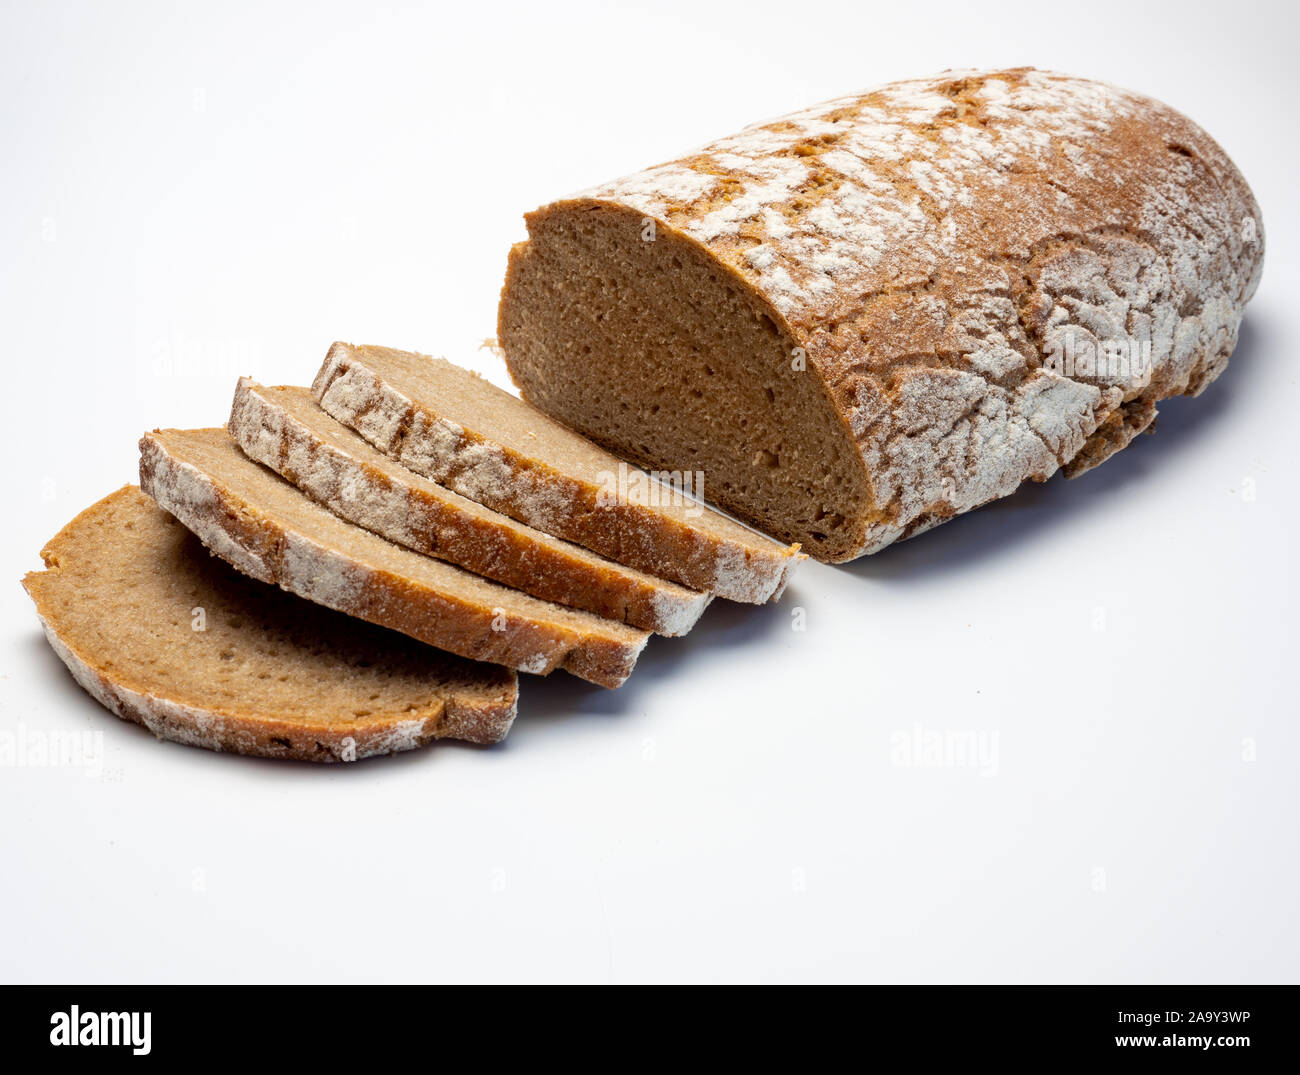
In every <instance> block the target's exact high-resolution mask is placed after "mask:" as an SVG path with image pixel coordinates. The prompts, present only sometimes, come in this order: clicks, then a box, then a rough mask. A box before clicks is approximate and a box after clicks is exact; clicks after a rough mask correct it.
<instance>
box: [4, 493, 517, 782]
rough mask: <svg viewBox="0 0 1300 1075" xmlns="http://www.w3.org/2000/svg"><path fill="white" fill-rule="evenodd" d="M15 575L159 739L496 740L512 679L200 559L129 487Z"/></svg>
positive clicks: (93, 682)
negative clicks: (41, 565) (38, 564)
mask: <svg viewBox="0 0 1300 1075" xmlns="http://www.w3.org/2000/svg"><path fill="white" fill-rule="evenodd" d="M41 557H42V559H43V560H44V561H45V570H44V571H33V572H31V573H30V574H28V575H27V577H26V578H25V579H23V585H24V586H25V587H26V589H27V592H28V593H29V594H30V595H31V598H32V600H33V601H34V602H35V603H36V611H37V614H38V615H39V617H40V620H41V626H42V627H43V628H44V629H45V634H46V637H47V638H48V639H49V641H50V645H51V646H53V647H54V651H55V652H56V653H57V654H58V655H59V657H60V659H62V661H63V663H64V664H66V665H67V666H68V668H69V670H70V671H71V672H72V675H73V676H74V678H75V679H76V680H77V682H78V683H79V684H81V686H82V687H84V688H85V689H86V691H88V692H89V693H90V694H91V695H92V696H93V697H94V698H95V699H96V700H97V701H99V702H100V703H101V704H103V705H104V706H106V707H107V708H108V709H110V710H112V711H113V712H114V713H116V714H117V715H118V716H119V717H122V718H123V719H124V720H129V721H133V722H135V723H137V724H142V725H144V726H145V727H146V728H148V729H149V730H150V731H151V732H153V733H154V734H155V735H157V736H158V737H159V738H161V739H171V740H175V741H176V742H178V743H186V744H189V745H191V746H198V747H206V748H208V749H209V750H219V751H231V752H234V753H239V754H256V755H262V756H265V757H269V758H294V759H299V760H303V761H325V762H330V761H355V760H358V759H360V758H366V757H370V756H372V755H376V754H391V753H395V752H397V751H401V750H410V749H412V748H414V747H418V746H420V745H422V744H424V743H427V742H429V741H430V740H432V739H438V738H443V737H450V738H455V739H467V740H470V741H471V742H475V743H495V742H497V741H498V740H500V739H502V738H503V737H504V736H505V734H506V732H507V731H508V730H509V728H510V724H511V721H513V720H514V716H515V704H516V699H517V696H518V687H517V681H516V678H515V674H514V673H513V672H510V671H508V670H507V669H505V668H501V667H499V666H497V665H490V664H478V663H476V662H474V661H466V660H463V659H461V658H459V657H453V656H451V655H450V654H447V653H441V652H439V651H438V650H435V649H433V648H432V647H429V646H426V645H423V644H422V643H419V642H416V641H414V640H413V639H409V638H405V637H403V636H402V635H399V634H396V633H394V632H391V631H385V630H383V629H382V628H380V627H372V626H371V625H370V624H367V623H359V622H357V621H356V620H353V619H349V618H348V617H346V616H343V615H340V614H339V613H337V612H329V611H327V610H325V609H320V608H313V607H312V606H311V605H310V604H308V603H307V602H305V601H302V600H300V599H299V598H297V597H293V596H292V595H290V594H287V593H284V592H283V591H281V590H278V589H276V588H275V587H274V586H267V585H265V584H264V583H261V582H256V581H254V580H253V579H250V578H247V577H245V576H244V575H241V574H240V573H239V572H237V571H235V570H234V569H233V568H231V567H229V566H228V565H227V564H225V563H223V562H222V561H221V560H219V559H217V558H215V557H213V556H210V555H209V554H208V551H207V550H206V549H205V548H204V547H203V546H202V545H201V544H200V543H199V541H198V539H197V538H196V537H194V535H193V534H191V533H190V532H189V531H188V530H186V529H185V528H184V527H183V526H181V524H180V523H179V522H177V521H176V520H175V519H174V518H173V517H172V516H171V515H169V514H167V513H166V512H164V511H162V510H161V509H160V508H159V507H158V506H157V505H156V504H155V503H154V502H153V501H152V500H150V499H149V498H148V497H147V496H145V495H144V494H143V493H142V492H141V491H140V490H139V489H137V488H136V487H135V486H126V487H124V488H122V489H119V490H118V491H117V492H116V493H113V494H112V495H110V496H107V497H105V498H104V499H103V500H101V501H99V502H98V503H96V504H93V505H91V506H90V507H89V508H87V509H86V510H85V511H83V512H82V513H81V514H80V515H78V516H77V517H76V518H75V519H73V520H72V521H71V522H70V523H68V525H67V526H65V527H64V528H63V529H62V530H61V531H60V532H59V533H58V535H57V536H55V537H54V538H53V539H52V540H51V541H50V542H49V544H47V545H46V546H45V548H44V549H43V550H41Z"/></svg>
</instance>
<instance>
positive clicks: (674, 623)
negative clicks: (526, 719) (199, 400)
mask: <svg viewBox="0 0 1300 1075" xmlns="http://www.w3.org/2000/svg"><path fill="white" fill-rule="evenodd" d="M230 433H231V436H233V437H234V438H235V441H236V443H238V444H239V446H240V447H241V448H242V449H243V450H244V454H246V455H247V456H249V458H251V459H255V460H257V462H259V463H264V464H266V465H267V466H268V467H270V468H271V469H272V470H274V471H275V472H276V473H278V474H279V475H281V476H282V477H284V478H286V479H288V480H289V481H291V482H293V484H294V485H296V486H297V487H298V488H299V489H301V490H302V491H303V492H304V493H306V494H307V495H308V496H309V497H311V498H312V499H313V500H315V501H316V502H317V503H319V504H323V505H324V506H325V507H327V508H329V509H330V511H332V512H334V514H335V515H338V516H339V517H340V518H343V519H346V520H347V521H348V522H351V523H356V524H357V525H358V526H364V527H365V528H366V529H368V530H373V531H374V532H375V533H376V534H379V535H380V536H381V537H386V538H388V539H389V540H390V541H395V542H397V543H398V544H400V545H405V546H407V547H408V548H411V549H414V550H415V551H416V552H422V553H426V554H428V555H430V556H436V557H438V558H439V559H442V560H447V561H450V562H451V563H454V564H459V565H460V566H461V567H463V568H466V569H467V570H469V571H473V572H475V573H476V574H479V575H483V576H484V577H486V578H490V579H495V580H496V581H497V582H500V583H504V584H505V585H507V586H513V587H515V588H516V589H519V590H523V591H524V592H525V593H530V594H532V595H533V596H534V597H540V598H543V599H545V600H547V601H555V602H557V603H558V604H561V605H568V606H570V607H573V608H581V609H586V610H587V611H588V612H594V613H596V614H597V615H599V616H606V617H608V618H610V619H615V620H622V621H623V622H625V623H630V624H632V625H633V626H634V627H641V628H644V629H646V630H648V631H656V632H658V633H659V634H663V635H682V634H685V633H686V632H687V631H689V630H690V629H691V627H693V626H694V625H695V622H696V620H698V619H699V618H700V613H702V612H703V611H704V608H705V606H706V605H707V604H708V603H709V596H708V595H707V594H703V593H700V592H698V591H696V590H688V589H686V588H685V587H684V586H679V585H677V584H676V583H674V582H668V581H666V580H664V579H658V578H655V577H654V576H653V575H648V574H646V573H645V572H643V571H638V570H637V569H636V568H634V567H627V566H626V565H624V564H620V563H616V562H615V561H613V560H607V559H605V558H604V557H603V556H598V555H597V554H596V553H594V552H591V551H590V550H588V549H584V548H582V547H581V546H579V545H574V544H572V543H570V542H567V541H561V540H560V539H559V538H555V537H552V536H551V535H550V534H544V533H542V532H541V531H540V530H534V529H533V528H532V527H530V526H527V525H525V524H524V523H521V522H517V521H516V520H514V519H511V518H510V517H509V516H508V515H502V514H500V513H499V512H495V511H493V510H492V509H491V508H485V507H484V506H483V505H481V504H478V503H475V502H474V501H472V500H469V499H467V498H466V497H463V496H461V495H460V494H458V493H453V492H452V491H451V490H450V489H446V488H444V487H443V486H441V485H438V484H437V483H436V482H432V481H430V480H429V479H428V478H424V477H421V476H420V475H418V474H416V473H415V472H414V471H411V470H407V469H406V468H405V467H404V466H402V465H401V464H400V463H398V462H396V461H395V460H393V459H390V458H389V457H388V456H386V455H384V454H383V453H382V452H380V451H379V450H378V449H377V448H374V447H372V446H371V445H370V444H369V443H368V442H367V441H365V440H363V439H362V438H361V437H360V436H359V435H358V434H356V433H354V432H353V431H352V430H351V429H349V428H348V427H347V426H345V425H343V424H342V423H341V422H338V421H337V420H335V419H334V418H332V417H330V415H328V414H326V413H325V412H324V411H323V410H322V409H321V408H320V407H319V406H317V404H316V401H315V399H313V398H312V394H311V392H310V391H309V390H308V389H306V388H290V387H278V388H267V387H264V386H262V385H259V384H257V383H256V382H254V381H251V380H249V379H248V378H247V377H244V378H241V379H240V381H239V385H238V387H237V388H236V389H235V400H234V405H233V406H232V408H231V411H230Z"/></svg>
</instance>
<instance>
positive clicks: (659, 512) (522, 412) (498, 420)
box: [312, 343, 802, 603]
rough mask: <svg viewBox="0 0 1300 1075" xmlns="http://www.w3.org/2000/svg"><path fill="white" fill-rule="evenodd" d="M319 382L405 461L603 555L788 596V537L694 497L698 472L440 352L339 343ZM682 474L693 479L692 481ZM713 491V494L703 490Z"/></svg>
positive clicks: (694, 583)
mask: <svg viewBox="0 0 1300 1075" xmlns="http://www.w3.org/2000/svg"><path fill="white" fill-rule="evenodd" d="M312 391H313V392H314V393H315V395H316V398H317V399H318V400H319V401H320V404H321V406H322V407H323V408H324V409H325V410H326V411H328V412H329V413H330V414H331V415H333V416H334V417H335V418H337V419H338V420H339V421H340V422H342V423H344V424H345V425H347V426H350V427H351V428H353V429H355V430H356V431H357V432H358V433H360V434H361V435H362V436H363V437H365V438H366V440H368V441H370V443H371V444H373V445H374V446H375V447H377V448H379V449H380V450H381V451H383V452H385V453H387V454H388V455H390V456H392V457H393V458H394V459H396V460H397V461H398V462H400V463H401V464H402V465H403V466H405V467H407V468H409V469H410V470H413V471H415V472H416V473H418V474H421V475H423V476H424V477H426V478H429V479H431V480H433V481H435V482H438V483H439V484H441V485H444V486H447V487H448V488H450V489H453V490H455V491H456V492H457V493H460V494H461V495H462V496H465V497H468V498H469V499H471V500H475V501H477V502H478V503H480V504H483V505H485V506H486V507H489V508H492V509H493V510H494V511H498V512H501V513H502V514H504V515H509V516H510V517H511V518H513V519H518V520H519V521H520V522H523V523H527V524H528V525H529V526H532V527H535V528H536V529H538V530H542V531H545V532H546V533H548V534H552V535H554V536H555V537H558V538H563V539H564V540H565V541H571V542H574V543H576V544H578V545H582V546H585V547H586V548H588V549H591V550H592V551H593V552H597V553H600V555H602V556H605V557H608V558H609V559H611V560H616V561H618V562H619V563H622V564H627V565H628V566H630V567H635V568H638V569H639V570H641V571H645V572H648V573H649V574H652V575H657V576H659V577H660V578H666V579H671V580H672V581H673V582H677V583H679V584H681V585H683V586H688V587H690V588H691V589H694V590H703V591H706V592H708V593H711V594H715V595H717V596H719V597H726V598H730V599H731V600H733V601H748V602H755V603H761V602H763V601H768V600H772V599H774V598H776V597H779V596H780V594H781V592H782V591H783V590H784V589H785V585H786V583H787V581H788V580H789V578H790V573H791V571H793V569H794V567H795V565H796V564H797V562H798V561H799V560H800V559H802V557H801V556H800V554H799V551H798V548H797V547H794V548H791V547H787V546H785V545H782V544H780V543H779V542H776V541H773V540H772V539H771V538H768V537H766V536H764V535H763V534H759V533H756V532H755V531H753V530H751V529H750V528H749V527H747V526H742V525H741V524H740V523H738V522H736V521H735V520H733V519H729V518H728V517H727V516H725V515H722V514H720V513H719V512H716V511H713V510H712V509H710V508H708V507H707V506H705V505H704V504H702V503H700V502H698V501H697V500H695V499H692V498H691V496H689V495H688V493H690V492H699V491H701V490H700V486H701V482H700V481H699V480H698V479H697V478H696V470H695V469H694V468H692V467H690V466H687V467H686V469H685V470H682V469H678V470H677V471H676V472H675V475H676V476H675V477H674V478H670V479H669V480H667V481H664V482H661V481H658V480H656V479H655V476H654V475H650V474H646V473H645V472H643V471H641V470H639V469H637V468H636V467H629V466H628V464H627V463H626V462H624V461H622V460H620V459H618V458H616V457H615V456H613V455H611V454H609V453H608V452H606V451H604V450H603V449H601V448H598V447H597V446H596V445H594V444H593V443H591V441H589V440H587V439H586V438H585V437H581V436H579V435H578V434H576V433H574V432H573V431H572V430H571V429H567V428H566V427H564V426H563V425H561V424H560V423H558V422H556V421H554V420H552V419H550V418H548V417H547V416H546V415H544V414H542V413H541V412H539V411H537V410H536V409H534V408H532V407H530V406H528V404H526V403H524V402H522V401H521V400H519V399H517V398H515V397H514V396H512V395H510V393H508V392H504V391H502V390H501V389H500V388H497V387H496V386H495V385H493V384H492V383H491V382H489V381H487V380H485V379H484V378H482V377H479V376H477V375H476V374H474V373H471V372H470V371H469V370H465V369H462V368H460V367H459V366H455V365H453V364H452V363H450V362H446V361H444V360H442V359H437V358H430V357H429V356H427V355H419V354H414V353H412V352H409V351H395V350H392V349H391V348H387V347H369V346H362V347H357V346H353V345H351V344H346V343H335V344H334V345H333V346H332V347H331V348H330V350H329V353H328V354H327V355H326V357H325V362H324V364H323V365H322V366H321V369H320V372H319V373H318V374H317V376H316V380H315V383H314V384H313V386H312ZM683 474H689V475H691V476H692V480H691V482H690V483H689V485H690V489H687V485H688V483H687V482H685V481H684V480H681V479H682V475H683ZM705 492H707V490H705Z"/></svg>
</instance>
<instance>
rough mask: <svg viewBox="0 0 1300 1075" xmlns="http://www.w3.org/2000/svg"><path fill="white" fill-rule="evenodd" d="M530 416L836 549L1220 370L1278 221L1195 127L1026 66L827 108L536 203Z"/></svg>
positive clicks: (528, 294) (1107, 432) (525, 257)
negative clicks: (694, 482) (703, 481)
mask: <svg viewBox="0 0 1300 1075" xmlns="http://www.w3.org/2000/svg"><path fill="white" fill-rule="evenodd" d="M527 223H528V240H527V242H526V243H521V244H519V245H517V246H516V247H515V248H514V250H513V251H512V253H511V257H510V262H509V266H508V270H507V277H506V282H505V286H504V289H503V292H502V299H501V305H500V311H499V323H498V337H499V339H500V342H501V345H502V347H503V348H504V351H505V355H506V360H507V363H508V365H509V368H510V373H511V376H512V377H513V378H514V380H515V383H516V384H517V385H518V386H519V388H520V390H521V392H522V394H523V396H524V398H525V399H526V400H528V401H529V402H531V403H533V404H534V405H535V406H537V407H538V408H540V409H541V410H543V411H545V412H546V413H547V414H549V415H552V416H553V417H555V418H556V419H558V420H559V421H560V422H562V423H564V424H565V425H566V426H569V427H572V428H573V429H576V430H578V431H580V432H582V433H584V434H586V435H587V436H589V437H591V438H592V439H594V440H596V441H598V442H600V443H601V444H602V445H604V446H605V447H607V448H609V449H610V450H611V451H614V452H616V453H619V454H620V455H624V456H626V457H629V458H631V459H633V460H635V461H636V462H638V463H640V464H641V465H643V466H647V467H657V466H663V465H667V464H670V463H676V462H677V461H679V460H682V459H685V458H689V459H691V460H692V465H694V466H697V467H699V468H700V469H702V470H704V471H705V473H706V474H707V475H708V477H709V482H708V487H707V490H706V496H707V497H708V498H709V499H710V500H712V501H714V502H715V503H718V504H720V505H721V506H722V507H724V508H726V509H728V510H729V511H731V512H733V513H735V514H736V515H738V516H739V517H741V518H743V519H745V520H746V521H748V522H751V523H753V524H754V525H755V526H758V527H759V528H761V529H763V530H765V531H767V532H768V533H772V534H775V535H777V536H779V537H781V538H783V539H785V540H787V541H797V542H801V543H802V544H803V547H804V551H805V552H807V553H809V554H811V555H813V556H816V557H818V558H819V559H823V560H827V561H843V560H847V559H851V558H853V557H855V556H858V555H860V554H862V553H866V552H874V551H876V550H879V549H881V548H883V547H884V546H886V545H888V544H890V543H891V542H892V541H895V540H897V539H899V538H902V537H907V536H910V535H912V534H915V533H919V532H921V531H922V530H925V529H927V528H928V527H931V526H933V525H935V524H937V523H940V522H943V521H945V520H946V519H949V518H951V517H953V516H954V515H956V514H958V513H960V512H964V511H967V510H969V509H971V508H974V507H977V506H979V505H980V504H983V503H986V502H987V501H989V500H992V499H994V498H996V497H1001V496H1005V495H1007V494H1009V493H1011V492H1012V491H1014V490H1015V489H1016V487H1017V486H1019V485H1020V484H1021V483H1022V482H1023V481H1025V480H1026V479H1032V480H1035V481H1042V480H1046V479H1047V478H1048V477H1050V476H1051V475H1052V474H1053V473H1055V471H1057V470H1058V469H1062V468H1064V470H1065V472H1066V473H1067V475H1073V474H1077V473H1082V472H1083V471H1084V470H1087V469H1088V468H1090V467H1092V466H1095V465H1096V464H1097V463H1099V462H1101V461H1103V460H1104V459H1106V458H1107V457H1108V456H1109V455H1111V454H1113V453H1114V452H1116V451H1118V450H1120V449H1122V448H1123V447H1124V446H1125V445H1126V444H1128V443H1129V442H1130V441H1131V440H1132V439H1133V437H1134V436H1136V434H1137V433H1138V432H1140V431H1142V430H1144V429H1147V428H1149V427H1150V423H1151V421H1152V419H1153V418H1154V416H1155V411H1156V404H1157V403H1158V402H1159V401H1160V400H1161V399H1163V398H1165V397H1168V396H1171V395H1176V394H1189V395H1195V394H1196V393H1198V392H1200V391H1201V390H1202V389H1203V388H1204V387H1205V386H1206V385H1207V384H1208V383H1209V382H1210V381H1212V380H1213V379H1214V378H1215V377H1217V376H1218V374H1219V373H1220V372H1221V371H1222V370H1223V369H1224V367H1225V366H1226V364H1227V361H1228V357H1229V355H1230V354H1231V352H1232V350H1233V347H1234V344H1235V341H1236V336H1237V329H1238V325H1239V322H1240V320H1241V317H1242V312H1243V309H1244V306H1245V304H1246V301H1247V300H1248V299H1249V298H1250V296H1251V295H1252V294H1253V293H1254V290H1255V288H1256V285H1257V283H1258V281H1259V277H1260V272H1261V266H1262V260H1263V224H1262V222H1261V219H1260V214H1259V207H1258V205H1257V204H1256V202H1255V199H1254V197H1253V195H1252V194H1251V191H1250V189H1249V187H1248V186H1247V185H1246V182H1245V180H1244V179H1243V178H1242V176H1241V174H1240V172H1238V170H1237V169H1236V167H1235V166H1234V165H1233V164H1232V162H1231V161H1230V160H1229V159H1228V157H1227V156H1226V155H1225V154H1224V152H1223V151H1222V150H1221V149H1220V148H1219V146H1218V145H1217V144H1215V142H1214V141H1213V140H1212V139H1211V138H1210V137H1209V136H1208V135H1207V134H1206V133H1205V132H1204V131H1202V130H1201V129H1200V128H1199V127H1197V126H1196V125H1195V124H1194V123H1192V122H1191V121H1190V120H1188V119H1187V118H1186V117H1184V116H1182V115H1180V114H1179V113H1177V112H1175V111H1174V110H1172V109H1170V108H1168V107H1166V106H1165V105H1163V104H1160V103H1159V102H1157V101H1153V100H1151V99H1149V98H1146V97H1142V96H1140V95H1138V94H1134V93H1130V92H1127V91H1125V90H1120V89H1116V88H1115V87H1112V86H1107V85H1103V84H1101V83H1097V82H1092V81H1089V80H1086V79H1080V78H1072V77H1068V76H1063V75H1056V74H1050V73H1046V72H1041V71H1035V70H1032V69H1027V68H1022V69H1015V70H1006V71H995V72H979V71H967V72H946V73H944V74H942V75H939V76H937V77H934V78H928V79H919V80H915V81H908V82H900V83H895V84H892V85H888V86H885V87H883V88H880V89H877V90H874V91H871V92H868V93H863V94H859V95H853V96H849V97H844V98H840V99H838V100H834V101H829V102H827V103H825V104H822V105H818V106H816V107H813V108H809V109H807V110H805V111H803V112H798V113H795V114H793V115H790V116H786V117H784V118H782V119H779V120H775V121H772V122H769V123H764V124H762V125H758V126H753V127H749V128H747V129H745V130H744V131H741V132H740V133H738V134H736V135H734V136H732V137H729V138H723V139H721V140H719V141H717V142H715V143H713V144H711V145H709V146H707V147H705V148H704V149H701V150H699V151H697V152H694V153H691V154H688V155H686V156H683V157H681V158H679V159H677V160H673V161H670V162H668V163H665V164H661V165H659V166H657V167H653V168H649V169H647V170H645V171H643V172H638V173H636V174H634V175H631V176H628V177H625V178H623V179H618V180H614V181H613V182H610V183H606V184H603V185H601V186H598V187H595V188H592V189H590V190H588V191H585V192H582V193H581V194H578V195H575V196H574V197H572V198H567V199H564V200H561V201H558V202H555V203H553V204H551V205H548V206H544V207H543V208H541V209H539V210H537V211H536V212H534V213H531V214H529V215H528V217H527Z"/></svg>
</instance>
